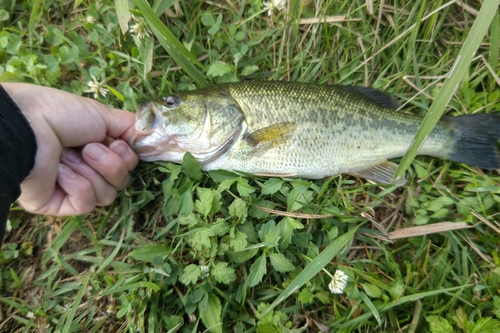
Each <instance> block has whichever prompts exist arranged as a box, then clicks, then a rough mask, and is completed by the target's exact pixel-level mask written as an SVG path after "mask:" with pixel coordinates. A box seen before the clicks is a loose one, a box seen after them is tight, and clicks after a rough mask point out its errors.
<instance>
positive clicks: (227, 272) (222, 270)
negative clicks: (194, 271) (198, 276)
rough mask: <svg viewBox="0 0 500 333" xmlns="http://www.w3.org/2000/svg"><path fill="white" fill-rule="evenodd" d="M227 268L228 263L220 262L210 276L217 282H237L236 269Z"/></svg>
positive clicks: (213, 268)
mask: <svg viewBox="0 0 500 333" xmlns="http://www.w3.org/2000/svg"><path fill="white" fill-rule="evenodd" d="M227 266H228V263H227V262H218V263H216V264H215V265H214V266H213V267H212V269H211V270H210V274H211V275H212V276H213V277H214V279H215V281H217V282H220V283H225V284H229V283H231V282H232V281H234V280H236V271H235V270H234V268H232V267H227Z"/></svg>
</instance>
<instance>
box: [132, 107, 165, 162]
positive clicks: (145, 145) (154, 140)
mask: <svg viewBox="0 0 500 333" xmlns="http://www.w3.org/2000/svg"><path fill="white" fill-rule="evenodd" d="M156 111H157V110H156V108H155V107H154V104H153V103H152V102H147V103H143V104H140V105H139V107H138V108H137V112H136V116H135V117H136V120H135V124H134V127H135V133H134V134H133V135H132V136H131V137H130V139H129V140H128V144H129V146H130V147H131V148H132V150H133V151H135V152H136V153H137V154H138V155H139V157H141V158H142V157H146V156H150V155H153V154H157V153H158V147H159V145H158V143H159V142H161V141H165V139H164V137H163V135H162V134H161V132H160V131H161V119H160V118H159V117H158V116H157V112H156Z"/></svg>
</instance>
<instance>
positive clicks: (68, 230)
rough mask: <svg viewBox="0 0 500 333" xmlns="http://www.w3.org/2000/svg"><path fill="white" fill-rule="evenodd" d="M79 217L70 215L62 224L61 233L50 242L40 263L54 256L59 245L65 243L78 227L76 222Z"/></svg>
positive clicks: (78, 221) (78, 220) (44, 262)
mask: <svg viewBox="0 0 500 333" xmlns="http://www.w3.org/2000/svg"><path fill="white" fill-rule="evenodd" d="M80 219H81V217H72V218H70V220H69V222H68V224H66V225H65V226H64V228H63V229H62V231H61V233H60V234H59V235H58V236H57V238H56V239H55V240H54V242H52V245H51V246H50V251H47V252H45V253H44V254H43V255H42V263H43V264H46V263H47V261H49V260H50V259H52V258H53V257H54V254H55V253H56V252H57V251H59V249H61V247H62V246H63V245H64V244H66V242H67V241H68V239H69V238H70V237H71V235H72V234H73V232H75V230H76V229H77V228H78V224H79V223H80Z"/></svg>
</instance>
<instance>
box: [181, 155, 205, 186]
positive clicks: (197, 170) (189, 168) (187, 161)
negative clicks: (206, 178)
mask: <svg viewBox="0 0 500 333" xmlns="http://www.w3.org/2000/svg"><path fill="white" fill-rule="evenodd" d="M182 170H183V171H184V173H185V174H186V176H188V177H189V178H190V179H193V180H198V181H199V180H201V178H202V177H203V174H202V172H201V166H200V163H198V161H197V160H196V158H194V157H193V155H191V153H189V152H187V153H185V154H184V157H183V158H182Z"/></svg>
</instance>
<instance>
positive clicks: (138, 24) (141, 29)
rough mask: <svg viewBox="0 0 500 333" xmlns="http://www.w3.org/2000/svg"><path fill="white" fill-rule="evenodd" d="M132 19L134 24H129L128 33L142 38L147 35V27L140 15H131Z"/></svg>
mask: <svg viewBox="0 0 500 333" xmlns="http://www.w3.org/2000/svg"><path fill="white" fill-rule="evenodd" d="M132 19H133V20H134V21H135V23H134V24H132V25H131V26H130V29H129V30H130V33H131V34H133V35H136V36H137V38H144V37H148V36H149V28H148V25H147V24H146V22H145V21H144V19H143V18H142V17H135V16H134V15H132Z"/></svg>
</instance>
